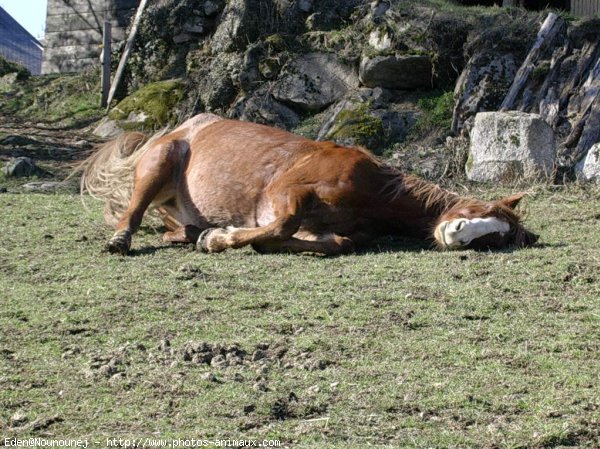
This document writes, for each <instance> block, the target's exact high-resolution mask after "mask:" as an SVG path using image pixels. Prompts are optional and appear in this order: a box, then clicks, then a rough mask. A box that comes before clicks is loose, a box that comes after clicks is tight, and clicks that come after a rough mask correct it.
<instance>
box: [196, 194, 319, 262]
mask: <svg viewBox="0 0 600 449" xmlns="http://www.w3.org/2000/svg"><path fill="white" fill-rule="evenodd" d="M275 192H276V194H274V195H271V197H272V198H273V199H274V200H273V201H272V206H273V211H274V215H275V220H273V222H271V223H269V224H268V225H265V226H259V227H256V228H227V229H222V228H212V229H207V230H205V231H204V232H203V233H202V234H201V235H200V237H199V238H198V249H200V250H202V251H205V252H209V253H214V252H221V251H224V250H225V249H227V248H241V247H243V246H246V245H251V244H255V243H257V244H260V243H264V242H269V241H282V240H288V239H290V238H292V236H293V235H294V234H295V233H296V232H297V231H298V229H299V228H300V224H301V222H302V214H303V211H302V209H303V206H304V204H305V203H306V201H307V199H308V198H309V197H310V195H311V192H312V190H311V189H310V188H308V187H304V186H296V187H291V188H288V189H286V190H285V191H284V192H281V191H280V192H277V191H276V190H275Z"/></svg>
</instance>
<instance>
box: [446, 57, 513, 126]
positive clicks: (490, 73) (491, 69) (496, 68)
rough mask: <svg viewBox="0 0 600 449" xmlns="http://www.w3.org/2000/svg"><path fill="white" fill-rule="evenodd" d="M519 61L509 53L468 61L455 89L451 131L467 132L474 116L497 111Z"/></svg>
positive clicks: (474, 58) (473, 58)
mask: <svg viewBox="0 0 600 449" xmlns="http://www.w3.org/2000/svg"><path fill="white" fill-rule="evenodd" d="M517 69H518V67H517V61H516V60H515V57H514V55H512V54H510V53H508V54H504V55H499V56H497V57H490V56H489V55H487V54H484V55H480V54H477V55H475V56H473V57H472V58H471V59H469V62H468V63H467V66H466V67H465V69H464V70H463V71H462V73H461V75H460V77H459V78H458V81H457V82H456V87H455V89H454V98H455V99H456V102H455V105H454V111H453V114H452V132H453V133H454V134H460V133H461V132H463V130H464V131H465V133H468V131H469V125H472V120H471V121H469V119H471V118H472V117H474V116H475V114H477V113H478V112H480V111H494V110H497V109H498V106H499V105H500V103H502V100H503V99H504V97H505V95H506V92H507V91H508V88H509V87H510V84H511V83H512V80H513V79H514V77H515V74H516V73H517Z"/></svg>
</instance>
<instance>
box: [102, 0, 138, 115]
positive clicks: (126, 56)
mask: <svg viewBox="0 0 600 449" xmlns="http://www.w3.org/2000/svg"><path fill="white" fill-rule="evenodd" d="M146 3H147V0H142V1H141V2H140V6H138V9H137V12H136V14H135V18H134V19H133V25H131V31H130V32H129V38H127V43H126V44H125V49H124V50H123V55H122V56H121V60H120V61H119V67H117V72H116V73H115V78H114V79H113V82H112V84H111V86H110V92H109V93H108V100H107V109H108V108H110V103H111V101H112V100H113V97H114V96H115V92H116V91H117V87H119V83H120V82H121V77H122V76H123V72H124V71H125V65H126V64H127V60H128V59H129V54H130V53H131V49H132V47H133V42H134V41H135V35H136V33H137V29H138V26H139V24H140V20H141V18H142V13H143V12H144V8H145V7H146Z"/></svg>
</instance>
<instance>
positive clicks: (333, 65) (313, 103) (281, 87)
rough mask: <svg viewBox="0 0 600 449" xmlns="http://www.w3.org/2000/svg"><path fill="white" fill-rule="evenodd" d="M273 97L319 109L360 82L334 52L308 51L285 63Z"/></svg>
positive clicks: (304, 106)
mask: <svg viewBox="0 0 600 449" xmlns="http://www.w3.org/2000/svg"><path fill="white" fill-rule="evenodd" d="M283 70H284V74H283V76H281V77H280V78H279V80H278V81H277V82H276V83H275V86H274V87H273V97H274V98H275V99H276V100H279V101H281V102H282V103H285V104H288V105H290V106H291V107H294V108H297V109H300V110H303V111H320V110H323V109H325V108H326V107H327V106H329V105H331V104H332V103H334V102H336V101H338V100H340V99H341V98H342V97H343V96H344V95H345V94H346V93H347V92H348V90H350V89H354V88H356V87H357V86H358V78H357V76H356V73H355V72H354V70H353V69H352V68H351V67H349V66H347V65H345V64H342V63H341V62H340V61H339V60H338V58H337V57H336V56H335V55H334V54H331V53H309V54H306V55H303V56H301V57H299V58H298V59H295V60H293V61H291V62H289V63H288V64H286V66H285V67H284V69H283Z"/></svg>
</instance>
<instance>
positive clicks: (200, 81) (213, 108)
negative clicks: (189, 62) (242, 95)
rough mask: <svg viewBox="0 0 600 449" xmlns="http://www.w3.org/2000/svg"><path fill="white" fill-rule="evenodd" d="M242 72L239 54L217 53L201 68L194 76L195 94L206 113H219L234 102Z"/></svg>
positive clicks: (241, 59)
mask: <svg viewBox="0 0 600 449" xmlns="http://www.w3.org/2000/svg"><path fill="white" fill-rule="evenodd" d="M243 70H244V56H243V55H242V54H240V53H219V54H218V55H216V56H215V57H214V58H212V60H211V61H210V62H208V63H207V64H206V65H204V66H203V67H202V69H201V70H200V71H199V72H198V74H197V75H196V78H197V84H196V92H197V94H198V96H199V98H200V100H201V102H202V104H203V105H204V108H205V109H206V110H207V111H209V112H220V111H223V110H226V109H227V108H228V107H229V106H230V105H231V104H232V103H233V102H234V100H235V98H236V96H237V95H238V86H237V84H238V83H239V82H240V81H241V80H240V74H242V72H243Z"/></svg>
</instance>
